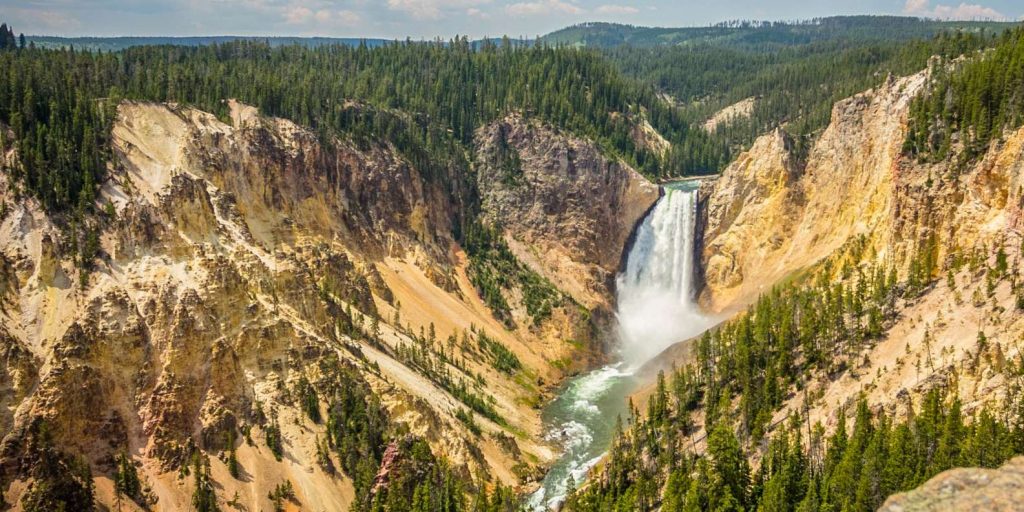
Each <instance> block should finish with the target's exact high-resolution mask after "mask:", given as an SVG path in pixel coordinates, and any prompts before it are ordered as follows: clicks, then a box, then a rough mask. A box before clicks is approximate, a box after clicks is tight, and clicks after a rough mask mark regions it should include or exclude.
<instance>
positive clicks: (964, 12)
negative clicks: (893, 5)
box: [903, 0, 1008, 20]
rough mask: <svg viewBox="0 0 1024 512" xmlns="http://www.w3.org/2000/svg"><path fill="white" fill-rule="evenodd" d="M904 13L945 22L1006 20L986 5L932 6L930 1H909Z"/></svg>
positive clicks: (905, 5)
mask: <svg viewBox="0 0 1024 512" xmlns="http://www.w3.org/2000/svg"><path fill="white" fill-rule="evenodd" d="M903 13H904V14H910V15H913V16H922V17H926V18H938V19H943V20H1006V19H1008V18H1007V17H1006V15H1004V14H1003V13H1001V12H999V11H997V10H995V9H993V8H991V7H986V6H984V5H979V4H968V3H966V2H964V3H961V4H960V5H956V6H953V5H943V4H937V5H935V6H934V7H932V6H931V4H930V2H929V0H907V2H906V4H904V5H903Z"/></svg>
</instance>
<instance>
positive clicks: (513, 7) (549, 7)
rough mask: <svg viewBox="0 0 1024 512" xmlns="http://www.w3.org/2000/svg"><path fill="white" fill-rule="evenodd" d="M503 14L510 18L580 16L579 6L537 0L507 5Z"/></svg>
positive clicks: (580, 9)
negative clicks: (550, 15)
mask: <svg viewBox="0 0 1024 512" xmlns="http://www.w3.org/2000/svg"><path fill="white" fill-rule="evenodd" d="M505 12H506V13H508V14H509V15H512V16H540V15H549V14H581V13H582V12H583V8H581V7H580V6H578V5H576V4H573V3H569V2H563V1H561V0H537V1H534V2H519V3H514V4H509V5H508V6H506V7H505Z"/></svg>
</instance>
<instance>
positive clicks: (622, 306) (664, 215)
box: [616, 187, 710, 368]
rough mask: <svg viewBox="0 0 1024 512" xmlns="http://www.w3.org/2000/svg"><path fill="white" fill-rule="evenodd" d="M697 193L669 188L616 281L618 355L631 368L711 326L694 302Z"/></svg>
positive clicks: (645, 222)
mask: <svg viewBox="0 0 1024 512" xmlns="http://www.w3.org/2000/svg"><path fill="white" fill-rule="evenodd" d="M696 211H697V192H696V191H695V190H687V189H683V188H672V187H667V188H666V189H665V195H664V196H663V197H662V198H661V199H660V200H659V201H658V204H657V205H655V207H654V210H653V211H652V212H651V213H650V214H648V215H647V218H646V219H644V222H643V224H641V225H640V228H639V229H638V231H637V234H636V240H635V241H634V242H633V247H632V249H631V250H630V252H629V257H628V259H627V260H626V268H625V269H624V271H623V272H622V273H621V274H619V276H618V279H617V282H616V284H617V291H618V297H617V299H618V310H617V312H616V316H617V318H618V322H619V333H618V334H619V351H620V354H621V357H622V360H623V361H624V362H626V364H627V365H629V366H630V367H631V368H635V367H637V366H639V365H642V364H644V363H646V362H647V361H650V360H651V359H652V358H653V357H655V356H657V355H658V354H659V353H661V352H662V351H663V350H665V349H666V348H668V347H669V346H670V345H672V344H673V343H677V342H680V341H683V340H685V339H687V338H690V337H692V336H696V335H697V334H700V333H701V332H702V331H704V330H705V329H707V327H708V326H709V325H710V322H709V320H708V319H707V318H706V317H704V316H703V315H702V314H701V313H700V310H699V309H698V308H697V305H696V303H695V302H694V300H693V293H694V290H693V267H694V265H693V257H694V246H693V243H694V240H693V239H694V220H695V216H696Z"/></svg>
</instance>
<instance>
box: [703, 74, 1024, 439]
mask: <svg viewBox="0 0 1024 512" xmlns="http://www.w3.org/2000/svg"><path fill="white" fill-rule="evenodd" d="M930 72H931V71H930V70H928V71H923V72H921V73H918V74H916V75H913V76H909V77H905V78H900V79H892V78H890V79H888V80H887V81H886V82H885V83H884V84H883V85H881V86H880V87H879V88H877V89H875V90H871V91H867V92H865V93H862V94H858V95H856V96H854V97H852V98H850V99H847V100H844V101H841V102H839V103H837V104H836V106H835V108H834V109H833V112H832V120H831V124H830V125H829V126H828V127H827V129H826V130H825V131H824V132H823V133H822V134H821V135H820V137H819V138H818V140H817V141H816V142H815V143H814V145H813V147H812V148H811V150H810V152H809V154H808V155H807V157H806V160H805V161H803V162H797V161H796V159H795V158H794V157H793V156H792V155H791V152H790V150H789V146H790V144H789V141H788V140H787V138H786V136H785V135H784V134H783V133H782V132H781V131H775V132H772V133H770V134H767V135H765V136H763V137H761V138H760V139H758V140H757V142H756V143H755V144H754V145H753V147H752V148H751V149H750V150H749V151H747V152H745V153H744V154H742V155H741V156H740V157H739V158H737V160H736V161H735V162H733V163H732V164H731V165H730V166H729V167H728V168H727V169H726V170H725V172H723V174H722V176H721V177H720V178H719V179H718V180H716V181H713V182H708V183H706V184H705V185H704V186H703V187H702V189H701V195H702V198H701V208H702V212H701V213H702V215H701V218H702V220H703V222H704V225H703V226H702V228H703V230H704V237H703V249H702V254H701V255H700V256H701V261H702V265H703V268H704V274H705V275H704V278H705V280H704V282H705V286H704V288H703V290H702V291H701V300H702V302H703V304H704V305H705V306H706V307H707V308H708V309H710V310H711V311H714V312H724V311H735V310H737V309H740V308H742V307H744V306H746V305H747V304H749V303H750V302H751V301H752V300H754V299H755V298H756V296H757V295H758V294H760V293H762V292H765V291H768V290H769V289H771V287H772V286H774V285H775V284H777V283H780V282H782V281H785V280H799V279H800V278H801V277H802V276H804V275H814V276H817V277H818V278H823V279H826V280H829V281H833V282H840V281H844V282H846V283H854V281H855V280H851V279H850V278H851V276H856V275H858V273H859V272H863V271H864V270H865V269H867V268H878V267H888V268H891V269H893V271H894V272H895V274H894V276H893V278H894V279H897V278H898V279H899V280H901V281H902V280H904V279H909V274H910V273H911V272H914V268H918V272H920V271H921V270H920V269H921V268H924V267H922V265H923V264H921V262H922V261H929V262H933V263H932V264H933V265H934V268H928V270H925V271H924V272H925V273H926V274H927V275H926V276H925V277H924V280H926V281H929V282H930V283H931V284H930V285H929V286H927V287H926V288H924V289H922V290H921V291H920V292H919V293H913V294H910V298H909V299H908V300H905V301H902V300H901V301H897V302H895V303H893V304H892V307H893V308H894V310H895V311H897V314H896V316H895V319H894V320H893V321H892V322H889V323H887V324H886V325H884V326H882V331H883V332H882V334H881V336H879V338H878V339H877V340H871V341H870V342H869V343H866V344H862V345H860V346H859V348H858V349H857V350H856V351H855V353H854V354H852V355H849V356H848V357H849V361H848V363H847V364H844V369H843V371H841V372H837V373H835V374H832V375H827V376H826V375H816V376H809V377H808V378H807V381H808V382H809V383H810V384H809V389H807V390H804V392H802V393H798V394H796V395H791V396H790V397H789V398H788V399H787V400H786V401H785V405H784V407H783V408H782V409H781V410H779V411H778V412H777V413H776V414H775V415H774V417H773V418H772V422H771V424H773V425H777V424H779V423H780V422H782V421H784V420H785V418H786V417H787V415H788V414H790V413H791V412H794V411H800V412H801V413H806V414H809V416H810V421H811V423H814V422H817V421H821V422H822V423H823V424H824V425H825V426H826V428H827V429H831V428H832V427H834V426H835V424H836V416H837V414H838V412H839V411H842V410H845V411H847V412H849V411H851V410H852V409H853V407H852V406H853V405H854V404H855V402H856V400H857V399H858V398H859V397H865V398H866V399H867V400H868V403H869V404H870V405H871V406H872V407H876V408H879V407H881V408H886V409H887V410H889V411H896V412H899V411H905V410H906V409H907V407H908V406H909V405H910V404H913V403H916V401H917V400H918V399H919V398H920V397H921V396H923V394H924V393H925V392H927V391H928V390H931V389H936V388H939V389H944V390H949V391H952V392H955V394H956V395H957V396H958V397H959V398H960V399H961V400H962V401H963V402H964V408H965V411H968V412H969V411H972V410H976V409H978V408H980V407H981V406H982V405H984V404H992V405H998V404H1000V403H1003V401H1004V400H1006V399H1007V398H1009V396H1008V395H1009V394H1010V393H1012V390H1011V386H1009V385H1008V384H1007V382H1008V381H1007V379H1008V378H1009V377H1008V376H1007V375H1005V374H1004V369H1005V365H1004V362H1005V361H1006V360H1008V359H1012V358H1014V357H1018V354H1019V352H1018V351H1019V349H1018V343H1017V340H1018V339H1019V337H1020V335H1021V334H1022V333H1024V322H1022V320H1021V318H1020V314H1019V309H1018V308H1019V306H1018V300H1017V298H1016V296H1017V286H1018V285H1017V279H1016V275H1017V270H1018V269H1019V265H1020V258H1021V256H1020V246H1021V231H1020V228H1021V224H1020V218H1021V207H1022V203H1021V195H1020V194H1021V186H1022V184H1024V181H1022V180H1024V130H1022V129H1018V130H1016V131H1008V132H1006V133H1004V135H1003V137H1002V138H1001V139H1000V140H999V141H997V142H995V143H993V144H992V145H991V147H990V148H989V149H988V151H987V153H985V154H984V155H983V156H981V157H979V158H976V159H972V160H968V159H963V158H958V157H957V156H953V157H951V158H949V159H946V160H944V161H942V162H938V163H928V162H923V161H918V160H917V159H915V158H913V157H910V156H908V155H907V154H905V153H904V150H903V142H904V140H905V138H906V121H907V114H908V107H909V102H910V100H911V98H913V97H914V95H915V94H917V93H918V92H919V91H920V90H921V88H922V87H923V86H924V85H925V83H926V80H927V77H928V74H929V73H930ZM957 150H958V151H959V149H957ZM915 265H917V267H915ZM925 266H927V265H925Z"/></svg>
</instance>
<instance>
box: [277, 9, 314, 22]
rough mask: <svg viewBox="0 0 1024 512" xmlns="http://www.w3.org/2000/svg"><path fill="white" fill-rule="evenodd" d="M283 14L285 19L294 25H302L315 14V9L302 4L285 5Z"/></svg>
mask: <svg viewBox="0 0 1024 512" xmlns="http://www.w3.org/2000/svg"><path fill="white" fill-rule="evenodd" d="M283 15H284V21H286V22H288V23H290V24H292V25H301V24H303V23H305V22H307V21H309V18H310V17H311V16H313V10H312V9H310V8H309V7H305V6H302V5H295V6H291V7H285V8H284V12H283Z"/></svg>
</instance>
